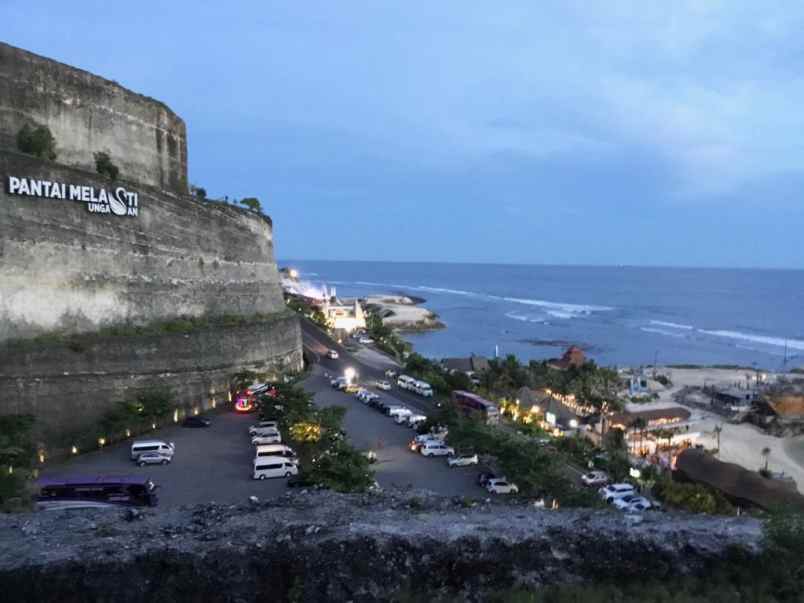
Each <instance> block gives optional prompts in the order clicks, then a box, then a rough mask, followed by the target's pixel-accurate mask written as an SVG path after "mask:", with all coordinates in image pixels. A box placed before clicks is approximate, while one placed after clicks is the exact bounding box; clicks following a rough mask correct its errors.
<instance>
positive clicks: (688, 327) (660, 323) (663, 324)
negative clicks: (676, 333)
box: [650, 320, 695, 331]
mask: <svg viewBox="0 0 804 603" xmlns="http://www.w3.org/2000/svg"><path fill="white" fill-rule="evenodd" d="M650 324H652V325H658V326H660V327H670V328H671V329H683V330H685V331H692V330H693V329H694V328H695V327H693V326H692V325H682V324H679V323H677V322H666V321H664V320H651V321H650Z"/></svg>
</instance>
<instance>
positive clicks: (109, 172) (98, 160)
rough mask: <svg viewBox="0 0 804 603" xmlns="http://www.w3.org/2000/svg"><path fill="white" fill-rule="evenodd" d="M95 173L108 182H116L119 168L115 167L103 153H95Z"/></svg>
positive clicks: (107, 155) (110, 159) (106, 154)
mask: <svg viewBox="0 0 804 603" xmlns="http://www.w3.org/2000/svg"><path fill="white" fill-rule="evenodd" d="M95 171H96V172H98V173H99V174H100V175H101V176H106V177H107V178H109V180H117V177H118V176H119V175H120V168H119V167H117V165H115V163H114V162H113V161H112V158H111V157H110V156H109V154H108V153H104V152H103V151H99V152H97V153H95Z"/></svg>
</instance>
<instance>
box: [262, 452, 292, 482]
mask: <svg viewBox="0 0 804 603" xmlns="http://www.w3.org/2000/svg"><path fill="white" fill-rule="evenodd" d="M298 473H299V467H298V466H297V465H296V463H294V462H293V461H291V460H290V459H286V458H285V457H282V456H263V457H260V458H257V459H254V472H253V473H252V477H253V478H254V479H268V478H271V477H290V476H291V475H297V474H298Z"/></svg>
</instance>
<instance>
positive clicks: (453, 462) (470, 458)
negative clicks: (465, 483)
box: [447, 454, 477, 467]
mask: <svg viewBox="0 0 804 603" xmlns="http://www.w3.org/2000/svg"><path fill="white" fill-rule="evenodd" d="M447 465H449V466H450V467H468V466H469V465H477V455H476V454H458V455H456V456H451V457H449V458H448V459H447Z"/></svg>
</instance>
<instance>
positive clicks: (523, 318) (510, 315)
mask: <svg viewBox="0 0 804 603" xmlns="http://www.w3.org/2000/svg"><path fill="white" fill-rule="evenodd" d="M505 316H506V317H507V318H512V319H513V320H519V321H522V322H534V323H539V324H546V323H547V321H546V320H545V319H544V318H536V317H534V316H528V315H526V314H517V313H516V312H506V314H505Z"/></svg>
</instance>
